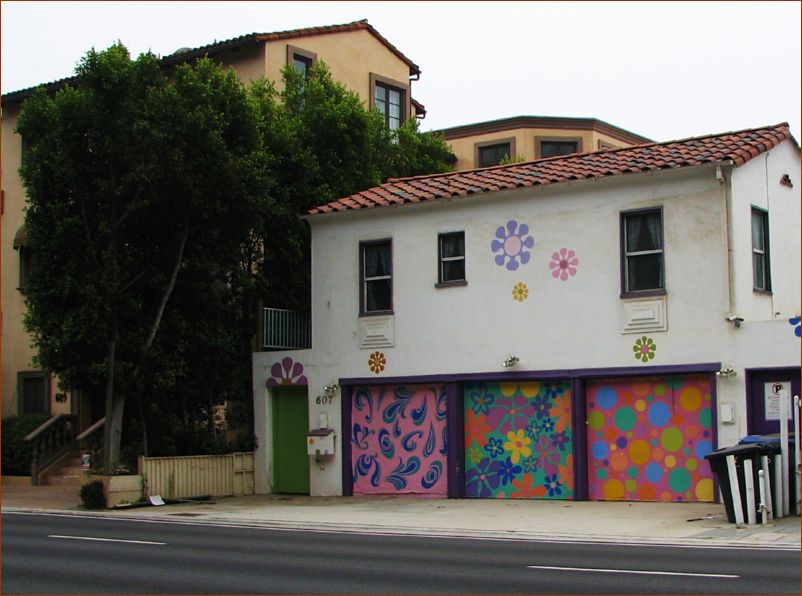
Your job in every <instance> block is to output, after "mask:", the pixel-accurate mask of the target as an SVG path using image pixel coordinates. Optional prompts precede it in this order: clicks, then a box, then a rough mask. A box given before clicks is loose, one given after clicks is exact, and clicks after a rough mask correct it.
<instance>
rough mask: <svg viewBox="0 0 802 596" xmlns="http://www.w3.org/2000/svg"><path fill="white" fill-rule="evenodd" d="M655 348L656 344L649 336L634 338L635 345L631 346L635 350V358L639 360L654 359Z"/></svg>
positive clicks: (647, 360)
mask: <svg viewBox="0 0 802 596" xmlns="http://www.w3.org/2000/svg"><path fill="white" fill-rule="evenodd" d="M655 350H657V344H655V343H654V341H653V340H652V338H651V337H646V336H645V335H644V336H643V337H639V338H638V339H636V340H635V345H634V346H632V351H633V352H635V360H640V361H641V362H649V360H654V352H655Z"/></svg>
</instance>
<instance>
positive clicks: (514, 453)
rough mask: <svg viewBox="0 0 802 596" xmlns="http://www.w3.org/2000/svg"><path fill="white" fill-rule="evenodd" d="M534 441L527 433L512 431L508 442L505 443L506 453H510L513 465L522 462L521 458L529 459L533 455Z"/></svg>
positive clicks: (508, 435)
mask: <svg viewBox="0 0 802 596" xmlns="http://www.w3.org/2000/svg"><path fill="white" fill-rule="evenodd" d="M531 444H532V439H531V438H529V437H527V436H526V431H525V430H523V429H521V430H517V431H516V430H511V431H509V432H508V433H507V442H506V443H504V451H509V452H510V459H511V460H512V463H514V464H517V463H518V462H519V461H521V456H523V457H529V456H530V455H532V448H531V447H529V445H531Z"/></svg>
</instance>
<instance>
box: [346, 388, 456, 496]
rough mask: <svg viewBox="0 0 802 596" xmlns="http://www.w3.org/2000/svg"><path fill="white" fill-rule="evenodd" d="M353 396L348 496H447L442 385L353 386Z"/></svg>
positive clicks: (446, 447) (444, 405)
mask: <svg viewBox="0 0 802 596" xmlns="http://www.w3.org/2000/svg"><path fill="white" fill-rule="evenodd" d="M353 396H354V397H353V407H352V410H351V454H352V455H351V464H352V466H353V467H352V470H353V494H355V495H358V494H363V495H364V494H384V495H387V494H405V493H406V494H425V495H430V496H442V497H445V496H447V494H448V484H447V482H446V455H447V453H448V444H447V438H446V391H445V386H444V385H390V386H382V387H357V388H355V389H354V393H353Z"/></svg>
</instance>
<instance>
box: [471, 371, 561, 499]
mask: <svg viewBox="0 0 802 596" xmlns="http://www.w3.org/2000/svg"><path fill="white" fill-rule="evenodd" d="M464 399H465V496H466V497H475V498H476V497H478V498H513V499H571V498H573V496H574V463H573V455H572V449H573V425H572V421H571V383H570V381H541V382H523V383H479V384H472V385H466V386H465V389H464Z"/></svg>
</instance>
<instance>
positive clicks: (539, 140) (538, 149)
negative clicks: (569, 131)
mask: <svg viewBox="0 0 802 596" xmlns="http://www.w3.org/2000/svg"><path fill="white" fill-rule="evenodd" d="M543 143H575V144H576V151H575V152H572V153H566V154H562V155H572V154H573V153H582V151H583V146H582V137H541V136H536V137H535V159H545V158H544V157H543V149H542V146H543ZM549 157H559V156H554V155H550V156H549Z"/></svg>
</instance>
